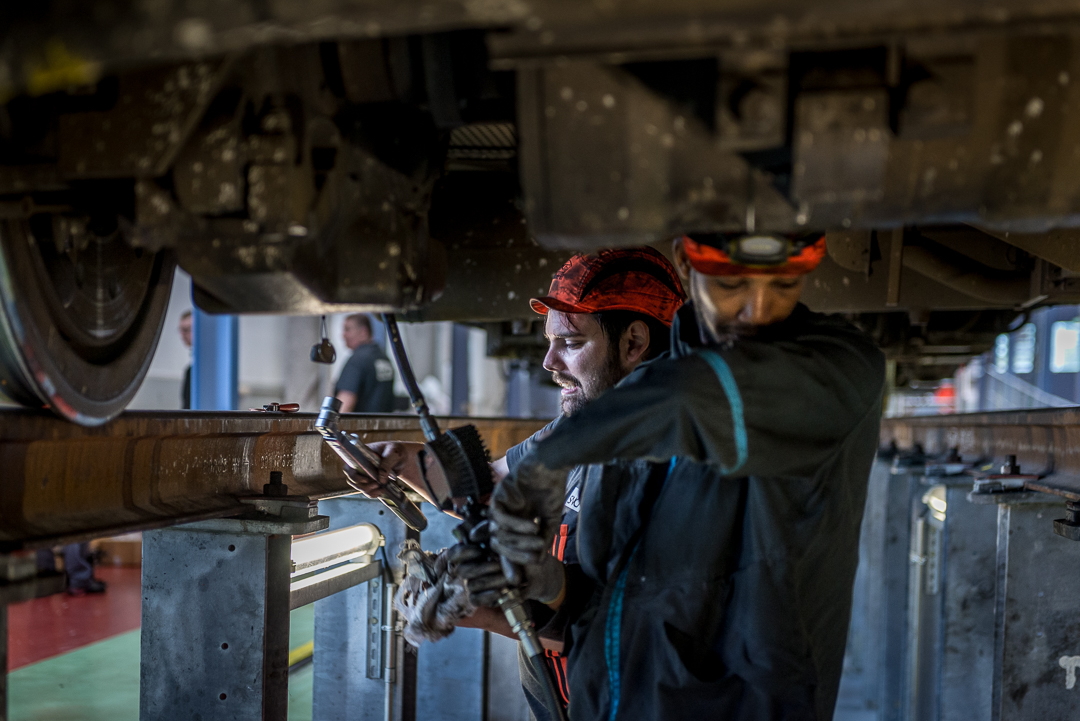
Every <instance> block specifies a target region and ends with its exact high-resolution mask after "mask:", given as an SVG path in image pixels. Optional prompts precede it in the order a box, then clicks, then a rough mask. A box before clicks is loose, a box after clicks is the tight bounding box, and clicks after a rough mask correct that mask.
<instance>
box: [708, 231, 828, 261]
mask: <svg viewBox="0 0 1080 721" xmlns="http://www.w3.org/2000/svg"><path fill="white" fill-rule="evenodd" d="M820 237H821V236H820V235H813V236H810V237H804V238H789V237H787V236H783V235H766V234H755V235H719V234H696V233H695V234H693V235H691V236H690V238H692V239H693V240H694V241H696V242H697V243H699V244H701V245H708V246H712V247H714V248H716V249H718V250H721V251H723V252H724V253H726V254H727V256H728V257H729V258H730V259H731V262H732V263H737V264H739V265H748V266H774V265H783V264H784V263H787V262H788V260H789V259H790V258H791V257H792V256H795V255H798V254H799V253H800V252H801V251H802V249H803V248H805V247H806V246H808V245H813V244H814V243H815V242H817V241H818V240H819V239H820Z"/></svg>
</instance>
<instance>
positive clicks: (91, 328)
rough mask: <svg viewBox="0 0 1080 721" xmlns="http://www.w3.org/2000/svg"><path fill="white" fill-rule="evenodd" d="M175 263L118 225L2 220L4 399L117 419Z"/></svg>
mask: <svg viewBox="0 0 1080 721" xmlns="http://www.w3.org/2000/svg"><path fill="white" fill-rule="evenodd" d="M174 267H175V262H174V260H173V258H172V256H171V254H169V253H168V252H167V251H160V252H156V253H151V252H149V251H146V250H144V249H141V248H133V247H131V246H130V245H129V244H128V243H126V242H125V240H124V238H123V237H122V231H121V230H120V228H119V227H118V226H116V225H115V224H112V225H111V227H101V223H100V221H99V222H98V223H97V226H96V227H95V226H90V225H89V224H88V223H87V222H86V221H85V220H83V219H79V218H69V217H66V216H60V215H48V214H43V215H36V216H33V217H32V218H29V219H18V220H5V221H2V222H0V393H3V395H4V396H6V397H7V398H8V399H10V400H12V401H14V402H16V403H19V404H21V405H25V406H29V407H48V408H51V409H52V410H53V411H54V412H56V413H57V414H59V415H60V416H63V417H64V418H68V419H70V420H72V421H74V422H76V423H79V424H81V425H88V426H91V425H98V424H101V423H104V422H105V421H107V420H109V419H111V418H113V417H114V416H116V415H117V414H118V413H120V411H122V410H123V409H124V407H125V406H126V405H127V403H128V401H130V400H131V397H132V396H134V395H135V392H136V391H137V390H138V389H139V385H140V384H141V383H142V379H143V377H144V376H145V375H146V370H147V368H148V367H149V365H150V360H151V358H152V357H153V354H154V349H155V348H156V347H157V341H158V336H159V335H160V333H161V326H162V323H163V322H164V320H165V312H166V310H167V309H168V304H169V294H170V291H171V288H172V279H173V269H174Z"/></svg>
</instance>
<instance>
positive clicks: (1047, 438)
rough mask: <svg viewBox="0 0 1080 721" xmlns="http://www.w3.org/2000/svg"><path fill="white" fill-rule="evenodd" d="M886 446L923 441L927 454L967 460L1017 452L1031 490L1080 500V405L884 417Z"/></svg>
mask: <svg viewBox="0 0 1080 721" xmlns="http://www.w3.org/2000/svg"><path fill="white" fill-rule="evenodd" d="M881 441H882V445H883V446H885V447H887V446H889V445H890V444H891V443H895V444H896V446H897V448H899V449H900V450H911V449H913V448H914V447H915V444H919V445H920V446H922V448H923V449H924V450H925V451H926V453H927V455H930V456H937V455H943V454H945V453H948V452H949V451H950V450H952V449H954V448H955V449H956V450H957V451H958V452H959V453H960V454H961V455H962V456H964V458H965V459H967V460H971V459H981V460H984V461H987V462H989V461H1001V460H1003V459H1005V458H1007V457H1008V456H1016V460H1017V463H1018V464H1019V465H1020V468H1021V472H1022V473H1024V474H1032V475H1036V476H1038V477H1039V478H1038V479H1037V480H1029V481H1026V482H1025V484H1024V487H1025V488H1026V489H1027V490H1031V491H1041V492H1043V493H1052V494H1054V495H1057V496H1062V497H1063V498H1065V499H1067V500H1070V501H1080V408H1046V409H1040V410H1021V411H997V412H993V413H966V414H957V415H942V416H919V417H916V418H886V419H885V420H883V421H882V423H881Z"/></svg>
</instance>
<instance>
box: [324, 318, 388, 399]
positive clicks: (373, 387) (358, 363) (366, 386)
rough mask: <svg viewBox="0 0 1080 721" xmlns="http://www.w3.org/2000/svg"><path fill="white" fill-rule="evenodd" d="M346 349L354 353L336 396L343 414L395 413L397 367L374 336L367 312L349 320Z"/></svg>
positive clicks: (346, 364)
mask: <svg viewBox="0 0 1080 721" xmlns="http://www.w3.org/2000/svg"><path fill="white" fill-rule="evenodd" d="M342 339H343V340H344V341H345V346H346V347H347V348H348V349H349V350H351V351H352V352H353V353H352V355H351V356H349V360H348V361H347V362H346V363H345V367H344V368H342V369H341V375H340V376H338V380H337V384H336V385H335V387H334V396H335V397H336V398H337V399H338V400H340V401H341V412H342V413H391V412H393V410H394V366H393V365H392V364H391V363H390V361H389V360H388V359H387V358H386V354H385V353H383V349H382V348H380V347H379V344H378V343H376V342H375V338H374V337H373V335H372V333H371V319H370V318H368V317H367V316H366V315H364V314H363V313H356V314H354V315H350V316H349V317H348V318H346V319H345V329H344V330H343V331H342Z"/></svg>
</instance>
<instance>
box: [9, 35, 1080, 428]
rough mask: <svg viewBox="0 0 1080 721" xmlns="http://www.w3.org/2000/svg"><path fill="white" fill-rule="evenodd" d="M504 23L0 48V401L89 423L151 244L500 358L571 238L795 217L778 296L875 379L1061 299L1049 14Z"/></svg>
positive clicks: (911, 370) (940, 355)
mask: <svg viewBox="0 0 1080 721" xmlns="http://www.w3.org/2000/svg"><path fill="white" fill-rule="evenodd" d="M529 22H531V21H525V27H524V28H519V29H518V30H516V31H513V32H511V31H508V30H506V29H502V30H477V29H464V30H448V31H440V32H434V31H418V32H404V31H402V32H401V33H400V34H394V33H386V34H380V33H376V35H380V36H379V37H366V36H365V35H366V33H358V32H354V27H353V25H347V26H343V29H342V30H341V31H340V33H337V34H338V35H343V36H347V37H346V38H345V39H342V38H341V37H334V38H329V39H328V38H326V37H316V35H318V33H314V32H306V33H299V34H298V35H297V36H296V37H293V38H292V39H290V41H289V42H273V43H257V42H246V41H245V42H233V43H232V45H229V43H227V42H225V41H222V43H223V44H222V45H221V47H218V46H217V45H215V44H214V43H215V42H217V41H216V40H215V41H214V42H210V41H208V44H204V45H202V46H198V47H197V48H196V50H194V51H193V50H192V48H191V47H188V46H185V45H184V42H188V41H190V42H194V41H192V40H191V38H187V40H185V37H186V36H180V39H179V40H176V41H175V43H177V44H178V45H176V46H175V47H173V46H169V47H166V48H164V49H163V50H162V52H161V53H159V54H158V55H157V56H155V57H154V58H152V59H150V60H147V59H146V58H143V59H142V60H141V61H140V62H132V61H130V59H128V60H127V61H116V62H112V63H98V62H91V61H89V60H84V59H82V58H83V57H84V55H85V53H84V54H80V52H79V51H78V46H77V42H76V43H75V44H69V45H65V44H64V41H62V40H58V39H51V40H50V39H48V38H45V37H44V36H40V37H39V36H35V35H33V33H32V32H28V33H27V36H26V37H29V38H31V39H33V38H37V39H38V40H40V42H39V43H38V44H37V45H35V46H34V47H36V48H37V50H36V51H35V52H36V54H34V53H31V52H29V51H26V50H25V46H27V44H28V43H31V41H30V40H23V41H21V44H20V43H18V42H15V41H11V40H10V39H9V42H8V44H7V46H6V47H7V49H6V50H5V53H6V54H5V55H3V56H2V57H3V58H4V61H3V62H2V63H0V70H3V71H4V72H2V73H0V97H2V98H4V99H6V102H5V103H4V104H3V106H0V248H2V263H0V271H2V273H0V299H2V311H3V312H2V314H0V332H2V334H3V337H2V339H0V384H2V388H3V391H4V393H5V395H7V396H8V397H9V398H11V399H13V400H15V401H17V402H20V403H22V404H25V405H29V406H41V405H49V406H50V407H52V408H53V409H54V410H55V411H57V412H59V413H60V414H61V415H63V416H65V417H67V418H70V419H72V420H76V421H78V422H80V423H83V424H90V425H93V424H97V423H100V422H103V421H104V420H107V419H109V418H111V417H113V416H115V415H116V414H117V413H119V412H120V410H122V409H123V407H124V405H125V404H126V402H127V401H128V400H129V399H130V398H131V396H132V395H133V394H134V392H135V390H136V389H137V388H138V385H139V382H140V380H141V378H142V376H143V374H144V373H145V371H146V368H147V365H148V363H149V360H150V357H151V356H152V353H153V350H154V348H155V344H156V341H157V337H158V334H159V332H160V329H161V324H162V321H163V319H164V313H165V310H166V305H167V300H168V296H169V284H170V282H171V278H172V275H173V267H174V264H177V263H178V264H179V265H180V267H182V268H183V269H184V270H186V271H187V272H188V273H190V274H191V276H192V278H193V280H194V286H195V302H196V303H197V305H198V306H199V307H201V308H202V309H203V310H206V311H208V312H212V313H292V314H320V313H325V312H330V311H343V310H353V309H356V310H369V311H398V312H402V313H404V314H405V317H406V318H409V319H414V320H457V321H462V322H469V323H474V324H482V325H483V326H484V327H486V328H487V329H488V331H489V346H491V347H492V348H494V349H495V350H496V351H497V352H502V353H526V352H527V350H523V349H526V348H527V346H529V344H531V343H535V342H536V341H535V338H536V333H535V329H534V328H531V327H530V325H529V323H528V322H527V321H529V320H532V319H533V318H534V317H535V316H532V315H531V312H530V311H529V308H528V304H527V303H526V302H525V300H526V299H527V298H528V297H529V296H530V295H535V294H537V293H540V292H542V291H544V290H545V289H546V287H547V284H548V282H549V280H550V277H551V274H552V273H553V272H554V270H556V269H557V268H558V267H559V265H560V264H561V263H562V262H563V260H564V259H565V258H566V257H568V256H569V254H571V253H573V252H576V251H580V250H589V249H595V248H600V247H605V246H622V245H634V244H653V245H655V246H656V247H658V248H660V249H662V250H663V249H666V248H667V247H669V244H670V240H671V238H673V237H675V236H676V235H678V234H681V233H684V232H691V231H696V232H717V231H724V232H737V231H754V232H781V233H783V232H793V231H804V230H812V231H820V232H823V233H826V234H827V237H828V250H829V257H828V258H827V259H826V261H825V262H824V263H823V265H822V266H821V267H820V268H819V269H818V271H817V272H816V273H815V274H814V275H813V276H811V279H810V282H809V285H808V290H807V292H806V294H805V300H806V302H807V303H808V304H809V305H810V306H811V307H812V308H814V309H817V310H822V311H830V312H841V313H846V314H849V315H850V316H851V317H853V318H855V319H856V320H857V321H858V322H859V323H860V324H861V325H862V326H863V327H864V328H866V329H867V330H868V331H869V332H871V333H873V334H874V336H875V337H876V338H877V340H878V341H879V342H880V343H881V345H882V346H883V347H884V348H885V349H886V351H887V352H888V354H889V357H890V358H891V359H892V360H894V361H896V378H895V382H896V383H898V384H904V383H906V382H908V381H910V380H918V379H935V378H941V377H946V376H948V375H950V374H951V373H953V372H954V371H955V369H956V368H957V367H958V366H959V365H961V364H962V363H964V362H966V360H967V359H968V358H970V357H971V356H972V355H974V354H978V353H981V352H984V351H985V350H987V349H989V348H990V346H991V344H992V343H993V340H994V338H995V337H996V336H997V335H998V334H999V333H1001V332H1003V331H1005V330H1007V329H1009V328H1014V327H1016V326H1017V324H1019V323H1022V322H1023V318H1024V316H1025V314H1026V313H1027V312H1029V311H1030V310H1032V309H1033V308H1036V307H1038V306H1041V305H1048V304H1055V303H1077V302H1080V277H1078V273H1080V252H1077V248H1078V246H1077V241H1078V240H1080V231H1077V230H1073V229H1071V227H1070V226H1072V225H1075V224H1076V223H1077V219H1078V218H1080V215H1078V211H1080V174H1078V173H1076V171H1075V168H1076V163H1077V159H1078V156H1080V122H1077V120H1078V119H1080V53H1077V51H1076V49H1075V48H1076V46H1077V43H1076V39H1077V38H1078V37H1080V32H1078V31H1076V30H1073V29H1070V26H1068V25H1062V26H1060V27H1057V28H1055V29H1053V30H1048V29H1047V28H1045V27H1042V26H1039V27H1034V26H1033V28H1032V29H1031V31H1030V32H1021V31H1020V30H1018V26H1017V25H1015V24H1014V25H1010V26H1006V25H1004V24H1000V25H993V24H989V25H985V26H980V27H974V28H972V27H967V26H965V28H951V29H948V28H947V29H945V30H939V31H938V32H916V31H904V30H903V29H900V30H895V29H894V30H893V31H890V32H888V33H883V32H878V31H874V32H871V31H870V30H867V31H866V32H862V33H855V32H852V33H847V34H844V33H836V34H834V35H829V34H828V33H825V34H822V33H821V32H817V33H808V34H804V35H802V36H800V35H799V34H798V33H797V32H794V31H792V30H790V29H789V31H786V32H784V33H780V32H774V31H773V30H768V29H766V30H762V31H761V32H758V33H757V34H754V33H749V34H748V35H746V36H745V37H741V40H740V39H738V38H736V39H734V40H733V39H732V37H728V36H724V37H721V36H720V35H716V36H715V37H714V36H710V35H708V33H706V34H705V35H704V36H702V38H699V41H698V42H696V43H692V44H689V45H687V44H683V43H677V42H673V41H671V40H670V39H669V40H667V41H663V40H662V38H661V39H656V38H653V39H651V40H649V42H636V41H632V39H631V38H623V39H621V40H620V36H618V34H617V33H614V34H608V35H604V36H602V37H599V38H597V39H596V42H595V43H593V44H592V45H590V44H589V43H586V42H585V41H584V40H583V39H582V37H581V36H575V35H573V34H569V35H558V34H557V35H554V36H551V37H549V35H551V34H550V32H549V31H546V30H544V28H546V27H548V25H545V22H541V21H537V22H536V23H533V24H532V25H530V24H529ZM533 25H535V27H533ZM177 27H180V25H177ZM1021 29H1022V28H1021ZM188 30H189V31H191V32H195V30H192V29H191V28H190V27H189V28H188ZM118 32H119V31H118ZM131 32H135V31H134V30H132V31H131ZM545 32H548V35H545ZM328 33H329V34H334V33H332V32H330V31H327V32H324V33H323V35H326V34H328ZM58 37H62V34H61V35H59V36H58ZM72 37H82V36H77V35H76V36H72ZM210 37H211V39H213V38H222V37H224V38H226V39H227V38H228V37H230V36H228V35H227V34H226V35H211V36H210ZM245 37H246V36H245ZM552 37H554V40H552ZM545 38H547V39H546V40H545ZM563 38H566V40H565V42H564V43H562V44H560V41H561V40H562V39H563ZM710 38H711V39H710ZM196 39H197V38H196ZM72 42H75V41H72ZM83 42H84V45H86V43H89V44H90V46H92V45H93V43H92V42H91V41H89V40H85V39H84V41H83ZM105 42H106V39H101V40H100V43H105ZM190 42H189V45H190ZM101 47H104V46H101ZM192 47H194V46H192ZM42 48H44V49H42ZM99 49H100V48H99ZM24 51H25V52H24ZM87 52H89V51H87ZM28 58H30V59H33V58H36V60H34V62H36V63H37V65H33V63H31V60H30V59H28ZM515 321H516V322H515ZM523 321H526V322H523Z"/></svg>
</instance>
